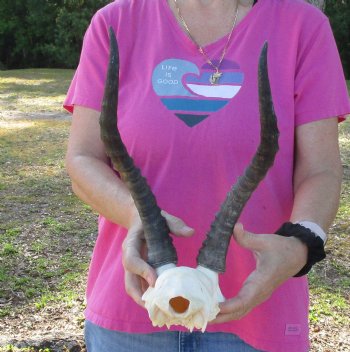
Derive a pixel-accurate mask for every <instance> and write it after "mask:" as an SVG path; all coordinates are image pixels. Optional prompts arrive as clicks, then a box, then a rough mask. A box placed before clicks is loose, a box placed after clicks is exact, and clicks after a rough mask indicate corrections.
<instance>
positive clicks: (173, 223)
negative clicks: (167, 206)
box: [162, 210, 194, 237]
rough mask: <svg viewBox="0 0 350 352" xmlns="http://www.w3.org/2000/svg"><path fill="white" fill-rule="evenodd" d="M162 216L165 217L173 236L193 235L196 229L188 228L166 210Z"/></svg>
mask: <svg viewBox="0 0 350 352" xmlns="http://www.w3.org/2000/svg"><path fill="white" fill-rule="evenodd" d="M162 215H163V216H164V217H165V219H166V221H167V223H168V226H169V229H170V231H171V233H172V234H174V235H177V236H183V237H189V236H192V235H193V233H194V229H193V228H192V227H189V226H187V225H186V224H185V223H184V222H183V221H182V220H181V219H180V218H178V217H176V216H174V215H170V214H168V213H167V212H166V211H164V210H162Z"/></svg>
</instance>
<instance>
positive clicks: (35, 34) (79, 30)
mask: <svg viewBox="0 0 350 352" xmlns="http://www.w3.org/2000/svg"><path fill="white" fill-rule="evenodd" d="M109 2H110V1H106V0H58V1H52V0H0V62H1V63H2V66H3V67H4V66H5V67H7V68H9V69H11V68H27V67H65V68H73V67H75V66H76V65H77V62H78V58H79V52H80V48H81V44H82V38H83V35H84V32H85V30H86V27H87V26H88V24H89V21H90V19H91V17H92V15H93V14H94V13H95V12H96V10H97V9H98V8H100V7H102V6H104V5H106V4H107V3H109Z"/></svg>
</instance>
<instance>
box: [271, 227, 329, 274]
mask: <svg viewBox="0 0 350 352" xmlns="http://www.w3.org/2000/svg"><path fill="white" fill-rule="evenodd" d="M276 234H277V235H280V236H284V237H291V236H293V237H296V238H298V239H299V240H300V241H301V242H303V243H305V244H306V246H307V248H308V254H307V263H306V264H305V266H304V267H303V268H302V269H301V270H300V271H299V272H298V273H297V274H296V275H294V277H299V276H303V275H306V274H307V273H308V272H309V271H310V270H311V268H312V266H313V265H314V264H315V263H317V262H319V261H321V260H322V259H324V258H325V257H326V253H325V251H324V243H323V240H322V238H321V237H319V236H316V235H315V233H314V232H312V231H311V230H310V229H308V228H306V227H304V226H302V225H300V224H293V223H291V222H285V223H284V224H283V225H282V226H281V227H280V228H279V229H278V230H277V231H276Z"/></svg>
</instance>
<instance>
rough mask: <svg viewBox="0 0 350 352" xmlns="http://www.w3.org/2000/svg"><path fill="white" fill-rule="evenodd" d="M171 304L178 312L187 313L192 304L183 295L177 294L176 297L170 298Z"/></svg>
mask: <svg viewBox="0 0 350 352" xmlns="http://www.w3.org/2000/svg"><path fill="white" fill-rule="evenodd" d="M169 304H170V306H171V308H173V309H174V311H175V312H176V313H180V314H181V313H185V312H186V310H187V309H188V307H189V305H190V301H189V300H188V299H186V298H183V297H181V296H177V297H174V298H171V299H170V300H169Z"/></svg>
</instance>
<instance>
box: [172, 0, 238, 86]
mask: <svg viewBox="0 0 350 352" xmlns="http://www.w3.org/2000/svg"><path fill="white" fill-rule="evenodd" d="M174 3H175V7H176V10H177V14H178V16H179V18H180V20H181V23H182V25H183V27H184V28H185V30H186V32H187V34H188V36H189V37H190V38H191V40H192V41H193V43H194V44H196V46H197V48H198V51H199V52H200V53H201V54H202V55H203V57H204V58H205V60H206V62H207V63H208V64H209V65H210V66H211V67H212V68H213V69H214V70H215V72H214V73H213V74H212V75H210V78H209V82H210V83H211V84H218V83H219V80H220V78H221V76H222V72H220V66H221V63H222V61H223V60H224V57H225V55H226V51H227V48H228V45H229V44H230V39H231V37H232V33H233V30H234V28H235V27H236V22H237V18H238V1H237V5H236V9H235V18H234V20H233V24H232V28H231V31H230V34H229V35H228V37H227V41H226V44H225V46H224V49H223V50H222V54H221V56H220V60H219V63H218V64H217V65H215V64H214V63H213V62H212V61H211V59H210V58H209V56H208V55H207V53H206V52H205V50H204V49H203V48H202V47H201V46H200V45H199V44H198V43H197V41H196V40H195V39H194V37H193V35H192V34H191V32H190V29H189V28H188V26H187V23H186V22H185V19H184V18H183V16H182V14H181V12H180V8H179V6H178V3H177V0H174Z"/></svg>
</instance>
